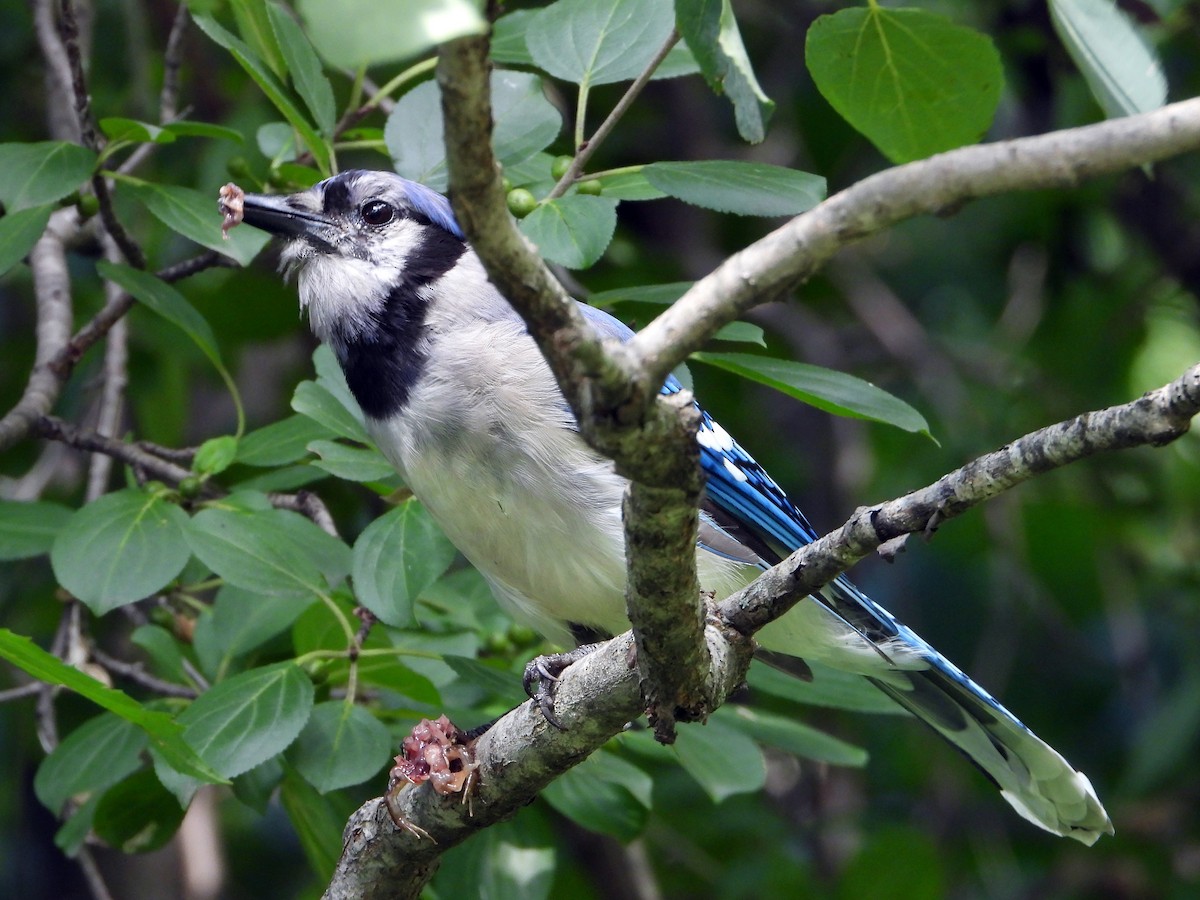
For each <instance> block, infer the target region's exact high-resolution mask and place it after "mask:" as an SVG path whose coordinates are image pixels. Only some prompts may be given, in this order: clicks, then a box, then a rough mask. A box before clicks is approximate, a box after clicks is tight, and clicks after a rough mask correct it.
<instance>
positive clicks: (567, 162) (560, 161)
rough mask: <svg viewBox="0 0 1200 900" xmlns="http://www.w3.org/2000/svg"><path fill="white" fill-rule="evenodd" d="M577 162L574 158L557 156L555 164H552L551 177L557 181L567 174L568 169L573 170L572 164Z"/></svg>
mask: <svg viewBox="0 0 1200 900" xmlns="http://www.w3.org/2000/svg"><path fill="white" fill-rule="evenodd" d="M573 162H575V157H573V156H556V157H555V158H554V162H552V163H550V175H551V176H552V177H553V178H554V180H555V181H558V179H560V178H562V177H563V176H564V175H566V174H567V169H569V168H571V163H573Z"/></svg>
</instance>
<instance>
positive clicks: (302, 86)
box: [266, 3, 337, 137]
mask: <svg viewBox="0 0 1200 900" xmlns="http://www.w3.org/2000/svg"><path fill="white" fill-rule="evenodd" d="M266 9H267V17H268V18H269V19H270V21H271V27H272V28H273V29H274V31H275V38H276V40H277V41H278V42H279V49H280V50H281V51H283V58H284V59H285V60H286V61H287V67H288V71H290V72H291V74H292V84H293V85H295V87H296V93H298V94H299V95H300V97H301V99H302V100H304V104H305V105H306V106H307V107H308V111H309V112H311V113H312V116H313V121H315V122H316V123H317V127H318V128H319V129H320V130H321V133H322V134H323V135H325V136H326V137H332V136H333V126H334V124H335V119H336V117H337V110H336V108H335V105H334V100H333V86H332V85H331V84H330V83H329V79H328V78H326V77H325V73H324V72H323V71H322V69H321V61H320V60H319V59H317V54H316V51H315V50H313V47H312V44H310V43H309V41H308V38H307V37H306V36H305V34H304V32H303V31H302V30H301V28H300V25H299V24H298V23H297V22H296V20H295V19H293V18H292V17H291V15H290V14H289V13H288V12H286V11H285V10H284V9H283V7H281V6H280V5H279V4H277V3H267V4H266Z"/></svg>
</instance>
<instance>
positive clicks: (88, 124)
mask: <svg viewBox="0 0 1200 900" xmlns="http://www.w3.org/2000/svg"><path fill="white" fill-rule="evenodd" d="M58 34H59V37H60V38H61V39H62V46H63V50H64V51H65V53H66V57H67V65H68V67H69V69H70V73H71V79H70V81H69V82H67V83H68V84H69V85H70V88H71V98H72V102H73V105H74V107H75V118H76V119H77V120H78V122H79V141H80V143H81V144H83V146H85V147H88V148H90V149H92V150H95V151H97V152H99V150H100V141H99V138H98V136H97V134H96V125H95V123H94V122H93V121H92V98H91V96H90V95H89V94H88V89H87V78H86V76H85V75H84V72H83V46H82V45H81V43H80V40H79V22H78V20H76V18H75V4H74V3H73V2H72V0H59V4H58Z"/></svg>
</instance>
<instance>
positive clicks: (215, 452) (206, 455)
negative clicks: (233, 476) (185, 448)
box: [192, 434, 238, 475]
mask: <svg viewBox="0 0 1200 900" xmlns="http://www.w3.org/2000/svg"><path fill="white" fill-rule="evenodd" d="M237 451H238V439H237V438H235V437H234V436H233V435H231V434H225V435H222V436H221V437H215V438H209V439H208V440H207V441H205V442H204V443H203V444H201V445H200V448H199V449H198V450H197V451H196V456H195V458H194V459H193V460H192V471H194V472H198V473H199V474H201V475H219V474H220V473H221V472H224V471H225V470H226V469H228V468H229V467H230V466H231V465H233V461H234V459H236V458H237Z"/></svg>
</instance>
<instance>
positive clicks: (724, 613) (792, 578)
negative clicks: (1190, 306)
mask: <svg viewBox="0 0 1200 900" xmlns="http://www.w3.org/2000/svg"><path fill="white" fill-rule="evenodd" d="M1198 414H1200V365H1197V366H1195V367H1193V368H1191V369H1190V370H1188V371H1187V372H1185V373H1184V374H1183V375H1182V376H1181V377H1180V378H1178V379H1177V380H1175V381H1173V382H1171V383H1170V384H1167V385H1165V386H1163V387H1161V388H1159V389H1157V390H1154V391H1150V392H1149V393H1147V394H1145V395H1144V396H1142V397H1141V398H1140V399H1138V400H1135V401H1133V402H1132V403H1126V404H1124V405H1122V406H1115V407H1111V408H1109V409H1103V410H1099V411H1097V412H1091V413H1085V414H1084V415H1081V416H1077V417H1076V418H1074V419H1071V420H1068V421H1065V422H1060V423H1058V424H1056V425H1052V426H1049V427H1048V428H1043V429H1041V430H1039V431H1035V432H1032V433H1031V434H1028V435H1025V436H1024V437H1022V438H1019V439H1018V440H1016V441H1014V442H1012V443H1011V444H1009V445H1007V446H1006V447H1003V448H1001V449H1000V450H997V451H995V452H994V453H989V454H987V455H985V456H982V457H980V458H979V459H977V460H975V461H974V462H971V463H969V464H967V465H966V466H963V467H962V468H960V469H958V470H956V471H954V472H951V473H950V474H948V475H946V476H944V477H943V478H941V479H939V480H938V481H936V482H934V483H933V484H931V485H929V486H927V487H925V488H922V489H920V490H918V491H914V492H912V493H910V494H908V495H906V496H904V497H901V498H899V499H896V500H891V501H889V502H887V503H882V504H879V505H877V506H873V507H870V508H866V509H860V510H858V511H856V512H855V514H854V515H853V516H852V517H851V518H850V520H849V521H848V522H846V523H845V524H844V525H843V526H842V527H841V528H839V529H837V530H836V531H833V532H830V533H829V534H827V535H825V536H824V537H822V538H820V539H819V540H817V541H814V542H813V543H811V544H809V545H807V546H805V547H803V548H801V549H800V550H798V551H796V552H795V553H794V554H792V556H791V557H789V558H788V559H787V560H785V561H784V562H783V563H781V564H779V565H778V566H776V567H775V568H773V569H771V570H770V571H768V572H766V573H764V574H763V576H762V577H761V578H759V579H758V580H757V581H755V582H754V583H753V584H752V585H750V586H749V587H747V588H746V589H744V590H743V591H740V592H739V593H737V594H734V595H733V596H731V597H729V598H728V599H727V600H724V601H722V602H721V603H720V604H719V606H718V613H719V615H720V617H721V618H722V619H723V620H724V621H723V623H721V624H718V625H714V624H712V623H710V625H709V627H708V628H707V629H706V638H707V641H708V644H709V649H710V651H711V654H712V658H713V660H714V661H715V665H714V669H713V671H712V672H710V673H709V674H708V679H709V686H710V690H711V691H712V692H713V695H714V696H716V697H719V698H724V697H727V696H728V695H729V693H731V692H732V691H733V690H734V689H735V688H737V687H738V686H739V683H740V681H741V677H742V673H743V672H744V671H745V668H744V667H745V665H746V664H747V663H748V662H749V659H748V652H749V651H750V649H751V647H752V642H751V641H749V640H747V639H746V638H745V637H743V635H749V634H751V633H753V632H754V631H757V630H758V629H759V628H761V627H762V626H763V625H765V624H766V623H767V622H768V621H770V620H772V619H773V618H775V617H776V616H778V615H782V614H783V613H784V612H786V610H787V609H789V608H790V607H791V606H792V605H793V604H794V603H795V602H796V600H798V599H800V598H802V597H804V596H806V595H807V594H809V593H811V592H813V591H815V590H818V589H819V588H821V587H822V586H823V585H825V584H827V583H828V582H829V581H831V580H832V579H833V578H835V577H837V576H838V575H839V574H840V573H842V572H843V571H845V570H846V569H847V568H849V567H850V566H852V565H853V564H854V563H855V562H857V561H858V560H860V559H862V558H863V557H865V556H866V555H868V554H869V553H871V552H872V551H873V550H874V549H875V548H877V547H878V546H879V545H880V544H881V543H883V542H884V541H886V540H889V539H893V538H896V537H898V536H900V535H905V534H915V533H922V532H926V531H928V530H930V529H931V528H933V527H936V526H937V524H938V523H939V522H941V521H943V520H945V519H948V518H951V517H953V516H956V515H959V514H960V513H962V512H965V511H966V510H968V509H970V508H972V507H974V506H977V505H979V504H981V503H983V502H984V501H986V500H989V499H991V498H992V497H994V496H996V495H997V494H999V493H1002V492H1003V491H1006V490H1008V489H1010V488H1013V487H1015V486H1017V485H1019V484H1022V483H1024V482H1025V481H1028V480H1029V479H1030V478H1032V477H1034V476H1036V475H1039V474H1043V473H1045V472H1048V471H1051V470H1053V469H1057V468H1061V467H1063V466H1066V465H1069V464H1071V463H1073V462H1077V461H1079V460H1081V459H1084V458H1086V457H1088V456H1092V455H1095V454H1097V453H1101V452H1106V451H1111V450H1123V449H1128V448H1131V447H1137V446H1154V447H1161V446H1163V445H1165V444H1167V443H1169V442H1171V441H1173V440H1175V439H1176V438H1178V437H1179V436H1180V435H1182V434H1184V433H1185V432H1186V431H1187V430H1188V428H1189V426H1190V424H1191V420H1192V419H1193V418H1194V417H1195V416H1196V415H1198ZM724 626H729V627H724ZM632 646H633V636H632V634H630V633H628V632H627V633H625V634H623V635H621V636H619V637H617V638H614V639H613V640H612V641H610V642H609V643H608V644H607V645H606V646H605V647H604V648H602V649H600V650H598V651H597V652H595V653H592V654H590V655H589V656H587V657H585V658H584V659H583V660H581V661H580V662H579V663H576V664H575V665H574V666H572V667H571V668H569V669H568V670H567V671H566V672H565V673H564V674H563V677H562V680H561V681H560V683H559V687H558V692H557V694H556V703H555V712H556V714H557V715H558V716H559V717H560V718H561V719H562V720H563V723H564V724H565V725H566V726H567V728H566V730H565V731H559V730H557V729H555V728H552V727H549V726H548V725H547V723H546V722H545V720H544V719H543V718H542V717H541V716H540V715H539V714H538V712H537V710H536V708H535V706H534V704H533V703H532V702H528V703H524V704H522V705H521V706H519V707H517V708H516V709H514V710H513V711H512V712H510V713H508V714H507V715H506V716H504V717H503V718H501V719H500V720H499V721H498V722H496V723H495V724H494V725H493V726H492V727H491V729H490V730H489V731H488V732H486V733H485V734H484V735H483V736H482V737H481V738H480V739H479V741H478V744H477V758H478V760H479V762H480V769H479V776H480V781H479V789H478V793H477V794H476V795H475V796H474V797H473V804H472V805H471V806H468V805H466V804H464V803H462V802H460V800H459V798H458V797H442V796H440V795H438V794H436V793H435V792H434V791H432V790H430V789H429V787H428V786H423V787H421V788H419V789H409V790H407V791H405V792H404V793H403V794H401V797H400V804H399V805H400V806H401V808H402V812H403V813H404V815H405V816H406V818H407V819H408V820H409V821H410V822H412V823H413V824H414V825H416V826H418V827H419V828H421V829H424V830H425V831H426V832H428V833H429V834H430V835H431V836H432V837H433V839H434V840H436V843H434V842H433V841H429V840H422V839H419V838H416V837H415V836H414V834H413V833H411V832H409V831H406V830H403V829H399V828H397V827H396V826H395V825H393V824H392V822H391V820H390V818H389V817H388V813H387V811H386V809H385V807H384V804H383V802H382V800H381V799H375V800H370V801H368V802H367V803H366V804H364V805H363V806H362V807H360V808H359V810H358V811H357V812H356V813H355V814H354V815H353V816H352V817H351V819H350V821H349V823H348V824H347V826H346V830H345V833H344V838H345V846H344V849H343V852H342V857H341V859H340V860H339V862H338V866H337V870H336V871H335V873H334V876H333V880H332V882H331V883H330V885H329V887H328V889H327V890H326V892H325V895H324V896H325V898H326V900H343V898H351V897H364V898H371V900H399V898H416V897H418V896H419V895H420V892H421V890H422V888H423V886H424V885H425V884H426V883H427V882H428V880H429V879H430V878H432V877H433V873H434V871H435V870H436V868H437V865H438V862H439V860H440V856H441V854H442V853H444V852H445V851H446V850H447V849H449V848H450V847H452V846H454V845H456V844H458V843H461V842H462V841H464V840H466V839H467V838H469V837H470V836H471V835H473V834H476V833H477V832H478V831H479V830H480V829H482V828H485V827H487V826H488V825H491V824H494V823H496V822H500V821H503V820H505V819H507V818H509V817H511V816H512V815H513V814H515V813H516V812H517V811H518V810H519V809H520V808H521V807H522V806H524V805H525V804H527V803H529V802H531V801H532V800H533V798H534V797H535V796H536V795H537V793H538V791H540V790H541V789H542V788H543V787H545V785H547V784H548V783H549V782H550V781H552V780H553V779H554V778H555V777H556V776H557V775H559V774H561V773H563V772H565V771H566V770H567V769H569V768H571V766H573V765H575V764H576V763H578V762H580V761H581V760H582V759H583V758H584V757H586V756H587V755H588V754H589V753H591V752H592V751H594V750H595V749H597V748H599V746H600V745H601V744H603V743H604V742H605V741H606V740H607V739H608V738H610V737H612V736H613V735H616V734H617V733H618V732H619V731H621V730H622V728H623V726H624V723H625V722H626V721H628V720H629V719H631V718H634V717H636V716H637V715H638V714H639V712H640V710H639V706H640V700H639V693H638V682H637V679H636V678H635V677H634V675H633V673H632V671H631V669H630V665H629V654H630V652H631V649H632Z"/></svg>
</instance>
